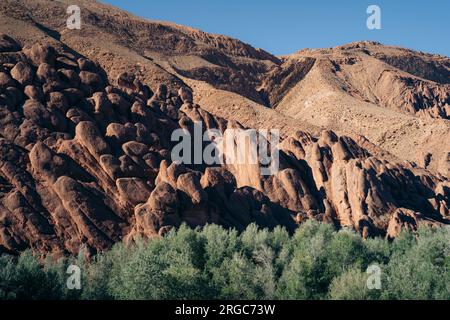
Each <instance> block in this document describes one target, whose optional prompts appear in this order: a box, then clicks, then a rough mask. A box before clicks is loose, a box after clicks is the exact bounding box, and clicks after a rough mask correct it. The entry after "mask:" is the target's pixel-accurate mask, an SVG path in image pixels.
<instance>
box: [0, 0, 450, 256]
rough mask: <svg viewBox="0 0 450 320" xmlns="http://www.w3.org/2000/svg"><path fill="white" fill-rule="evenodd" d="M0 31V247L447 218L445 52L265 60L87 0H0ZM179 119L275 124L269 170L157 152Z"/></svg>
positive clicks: (354, 48)
mask: <svg viewBox="0 0 450 320" xmlns="http://www.w3.org/2000/svg"><path fill="white" fill-rule="evenodd" d="M74 3H77V4H78V5H80V7H81V16H82V27H81V29H80V30H69V29H67V28H66V19H67V16H68V15H67V13H66V9H67V7H68V6H69V5H71V4H74ZM0 33H1V34H2V35H1V36H0V150H1V153H0V251H5V252H11V253H17V252H19V251H22V250H24V249H26V248H33V249H34V250H35V251H38V252H41V253H43V254H45V253H48V252H51V253H54V254H66V253H70V254H76V253H77V252H78V251H79V250H80V248H81V247H82V246H85V247H86V248H87V249H88V250H89V252H90V253H92V254H94V253H96V252H98V251H101V250H104V249H106V248H109V247H110V246H111V245H112V244H113V243H115V242H117V241H120V240H122V239H125V240H126V241H133V239H135V238H136V237H141V236H144V237H154V236H158V235H161V234H164V233H165V232H167V230H169V229H170V228H172V227H177V226H179V225H180V224H181V223H183V222H185V223H187V224H189V225H191V226H198V225H204V224H206V223H217V224H220V225H223V226H226V227H234V228H237V229H238V230H242V229H243V228H245V227H246V226H247V225H248V224H249V223H252V222H255V223H257V224H258V225H261V226H265V227H270V228H273V227H275V226H277V225H282V226H284V227H286V228H287V229H288V230H289V231H293V230H295V228H296V227H297V226H298V224H301V223H302V222H303V221H305V220H306V219H317V220H320V221H326V222H329V223H332V224H333V225H335V226H336V227H338V228H340V227H344V226H347V227H351V228H354V229H355V230H357V231H358V232H360V233H361V234H362V235H363V236H364V237H368V236H387V237H395V236H396V235H397V234H398V232H399V230H400V229H401V228H403V227H405V228H410V229H415V228H416V227H417V226H418V225H419V224H433V225H442V224H449V223H450V211H449V210H450V180H449V179H450V174H449V169H450V142H449V141H450V120H449V115H450V110H449V108H450V107H449V104H450V101H449V99H450V79H449V72H450V59H449V58H447V57H442V56H435V55H428V54H424V53H418V52H414V51H410V50H406V49H401V48H396V47H387V46H383V45H381V44H378V43H373V42H358V43H353V44H348V45H344V46H341V47H336V48H331V49H316V50H310V49H304V50H302V51H299V52H297V53H295V54H292V55H290V56H285V57H275V56H273V55H271V54H270V53H267V52H265V51H263V50H260V49H255V48H253V47H251V46H250V45H248V44H245V43H242V42H241V41H239V40H235V39H232V38H229V37H225V36H221V35H211V34H207V33H205V32H202V31H199V30H194V29H191V28H188V27H184V26H178V25H175V24H170V23H163V22H156V21H148V20H144V19H141V18H137V17H135V16H133V15H131V14H129V13H126V12H124V11H121V10H119V9H116V8H114V7H111V6H107V5H104V4H101V3H97V2H95V1H70V3H69V2H67V1H41V0H33V1H27V0H25V1H10V0H4V1H2V2H1V3H0ZM195 122H201V123H202V126H203V129H204V130H205V129H217V130H219V131H220V132H222V133H223V132H224V131H225V130H226V129H227V128H241V129H245V128H255V129H273V128H276V129H279V130H280V132H281V137H282V140H281V143H280V144H279V145H278V148H279V149H280V170H279V171H278V172H277V173H275V174H274V175H270V176H261V175H260V172H259V169H258V168H257V167H255V166H254V165H250V164H241V165H234V164H232V163H226V164H223V165H215V166H213V165H182V164H177V163H175V162H173V161H172V159H171V151H172V149H173V146H174V142H172V141H171V134H172V132H173V131H174V130H175V129H180V128H181V129H185V130H187V131H189V132H192V131H193V124H194V123H195ZM235 147H236V148H239V147H240V146H235Z"/></svg>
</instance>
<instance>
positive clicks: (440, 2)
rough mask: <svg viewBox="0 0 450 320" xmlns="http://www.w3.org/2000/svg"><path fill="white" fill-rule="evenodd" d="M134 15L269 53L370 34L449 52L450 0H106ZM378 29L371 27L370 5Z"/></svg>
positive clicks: (431, 50)
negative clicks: (377, 9) (378, 17)
mask: <svg viewBox="0 0 450 320" xmlns="http://www.w3.org/2000/svg"><path fill="white" fill-rule="evenodd" d="M103 2H106V3H109V4H112V5H115V6H117V7H120V8H122V9H125V10H127V11H130V12H132V13H133V14H135V15H138V16H141V17H145V18H149V19H153V20H164V21H171V22H175V23H178V24H182V25H187V26H191V27H194V28H198V29H201V30H203V31H206V32H211V33H219V34H224V35H227V36H231V37H234V38H238V39H240V40H242V41H244V42H247V43H249V44H251V45H252V46H254V47H259V48H263V49H265V50H267V51H269V52H271V53H273V54H276V55H281V54H289V53H293V52H295V51H298V50H300V49H302V48H324V47H333V46H336V45H341V44H344V43H348V42H352V41H359V40H374V41H379V42H381V43H383V44H390V45H398V46H402V47H406V48H411V49H415V50H420V51H424V52H429V53H438V54H443V55H446V56H450V0H432V1H430V0H428V1H420V0H409V1H405V0H395V1H394V0H372V1H367V0H335V1H332V0H329V1H325V0H310V1H302V0H258V1H256V0H190V1H189V0H150V1H144V0H133V1H127V0H105V1H103ZM371 4H375V5H378V6H379V7H380V9H381V27H382V29H381V30H369V29H368V28H367V27H366V20H367V17H368V16H369V14H367V13H366V9H367V7H368V6H369V5H371Z"/></svg>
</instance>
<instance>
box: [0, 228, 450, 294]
mask: <svg viewBox="0 0 450 320" xmlns="http://www.w3.org/2000/svg"><path fill="white" fill-rule="evenodd" d="M83 257H84V255H83V252H81V253H80V255H79V256H78V257H68V258H64V259H60V260H59V261H56V262H55V261H52V260H50V259H46V260H45V261H40V260H39V259H38V258H36V257H35V256H33V255H32V254H31V252H30V251H25V252H23V253H22V254H21V255H20V256H19V257H13V256H8V255H1V256H0V299H274V298H275V299H450V228H448V227H447V228H430V227H421V228H419V230H418V231H417V232H416V233H414V234H413V233H410V232H402V233H401V234H400V235H399V236H398V237H397V238H396V239H395V240H393V241H388V240H385V239H382V238H374V239H366V240H363V239H362V238H361V237H360V236H359V235H358V234H356V233H354V232H352V231H349V230H340V231H335V230H334V229H333V228H332V226H330V225H328V224H322V223H318V222H314V221H308V222H306V223H304V224H303V225H301V226H300V227H299V228H298V229H297V231H296V232H295V234H294V235H292V236H289V234H288V233H287V232H286V230H285V229H283V228H275V229H274V230H272V231H269V230H266V229H262V230H261V229H258V228H257V227H256V225H253V224H252V225H249V226H248V228H247V229H246V230H245V231H243V232H242V233H241V234H239V233H238V232H237V231H236V230H234V229H230V230H226V229H224V228H222V227H219V226H217V225H207V226H205V227H203V228H197V229H195V230H193V229H190V228H188V227H186V226H185V225H183V226H181V227H180V228H179V229H178V230H172V231H171V232H169V234H168V235H166V236H165V237H164V238H154V239H148V240H145V241H144V240H139V241H137V242H136V243H135V244H133V245H129V246H126V245H124V244H123V243H118V244H116V245H114V246H113V248H111V250H109V251H106V252H103V253H100V254H98V255H97V256H95V257H93V258H92V259H91V260H89V261H87V260H85V259H84V258H83ZM374 263H376V264H378V265H379V267H380V270H381V275H380V276H381V288H380V289H379V290H378V289H377V290H374V289H369V288H368V287H367V279H368V277H369V274H368V273H367V272H366V270H367V267H368V266H370V265H372V264H374ZM70 264H76V265H77V266H79V267H80V268H81V275H82V279H81V280H82V287H81V290H70V289H68V288H67V286H66V281H67V277H68V276H69V275H68V274H67V273H66V271H67V267H68V266H69V265H70ZM372 279H373V278H372Z"/></svg>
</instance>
